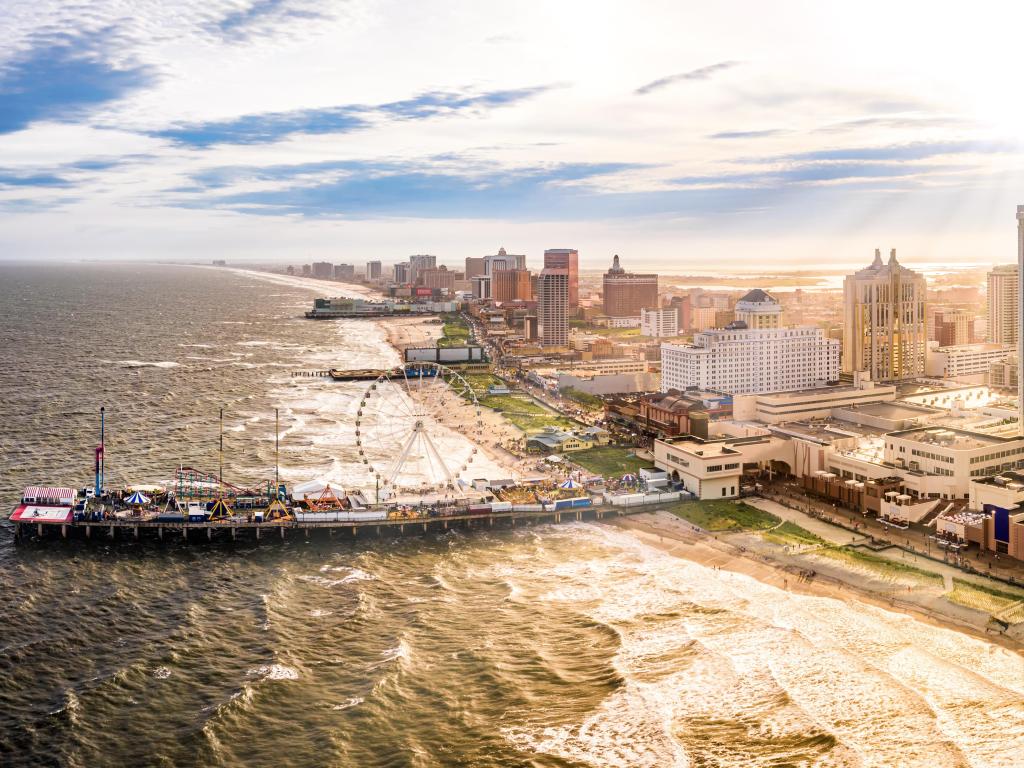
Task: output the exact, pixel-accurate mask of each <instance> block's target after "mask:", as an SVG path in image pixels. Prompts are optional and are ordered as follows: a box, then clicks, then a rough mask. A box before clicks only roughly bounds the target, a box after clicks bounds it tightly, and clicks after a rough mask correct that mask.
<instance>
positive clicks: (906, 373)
mask: <svg viewBox="0 0 1024 768" xmlns="http://www.w3.org/2000/svg"><path fill="white" fill-rule="evenodd" d="M926 292H927V284H926V282H925V279H924V275H920V274H918V273H917V272H914V271H913V270H911V269H907V268H906V267H904V266H903V265H902V264H900V263H899V262H898V261H896V249H895V248H894V249H893V250H892V251H891V253H890V255H889V263H888V264H884V263H882V254H881V252H880V251H878V250H877V249H876V250H875V260H874V261H873V262H872V263H871V265H870V266H868V267H865V268H864V269H861V270H859V271H857V272H855V273H854V274H852V275H848V276H847V277H846V279H845V280H843V315H844V319H845V322H844V325H843V371H844V372H845V373H853V372H854V371H867V372H868V374H869V375H870V376H871V378H872V379H873V380H875V381H900V380H902V379H912V378H915V377H918V376H923V375H924V365H925V349H926V348H927V339H928V321H927V318H926V316H925V294H926Z"/></svg>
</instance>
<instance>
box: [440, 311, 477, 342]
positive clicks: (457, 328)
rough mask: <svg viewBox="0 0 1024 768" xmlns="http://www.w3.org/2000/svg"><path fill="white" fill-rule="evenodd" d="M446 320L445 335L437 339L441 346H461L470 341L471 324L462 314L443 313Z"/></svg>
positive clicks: (443, 330)
mask: <svg viewBox="0 0 1024 768" xmlns="http://www.w3.org/2000/svg"><path fill="white" fill-rule="evenodd" d="M441 318H442V319H443V320H444V328H443V329H442V333H443V335H442V336H441V338H440V339H438V340H437V346H439V347H461V346H463V345H465V344H467V343H469V325H468V324H467V323H466V321H465V320H463V319H462V316H461V315H457V314H446V315H442V316H441Z"/></svg>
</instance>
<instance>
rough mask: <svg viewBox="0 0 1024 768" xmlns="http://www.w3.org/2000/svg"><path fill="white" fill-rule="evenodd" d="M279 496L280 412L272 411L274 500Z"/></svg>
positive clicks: (277, 409) (276, 409)
mask: <svg viewBox="0 0 1024 768" xmlns="http://www.w3.org/2000/svg"><path fill="white" fill-rule="evenodd" d="M280 494H281V411H280V409H279V408H275V409H274V498H275V499H279V498H280Z"/></svg>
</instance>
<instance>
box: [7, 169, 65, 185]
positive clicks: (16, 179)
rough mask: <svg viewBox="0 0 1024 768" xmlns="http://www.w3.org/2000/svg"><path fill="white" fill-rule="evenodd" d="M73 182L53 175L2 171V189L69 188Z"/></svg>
mask: <svg viewBox="0 0 1024 768" xmlns="http://www.w3.org/2000/svg"><path fill="white" fill-rule="evenodd" d="M68 186H71V182H70V181H68V180H67V179H65V178H64V177H63V176H58V175H56V174H52V173H12V172H10V171H5V170H0V187H68Z"/></svg>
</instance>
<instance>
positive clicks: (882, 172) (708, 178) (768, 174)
mask: <svg viewBox="0 0 1024 768" xmlns="http://www.w3.org/2000/svg"><path fill="white" fill-rule="evenodd" d="M967 167H968V166H963V165H914V164H911V163H886V162H857V161H849V162H809V163H793V164H792V165H789V166H787V167H782V168H770V169H766V170H763V171H750V172H746V173H721V174H712V175H703V176H681V177H677V178H674V179H672V183H673V184H677V185H679V186H681V187H736V188H741V187H747V188H752V187H769V188H778V187H783V186H787V185H792V184H817V183H823V182H861V181H865V180H871V179H898V178H904V177H911V176H920V175H923V174H933V173H937V172H955V171H961V170H964V169H965V168H967Z"/></svg>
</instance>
